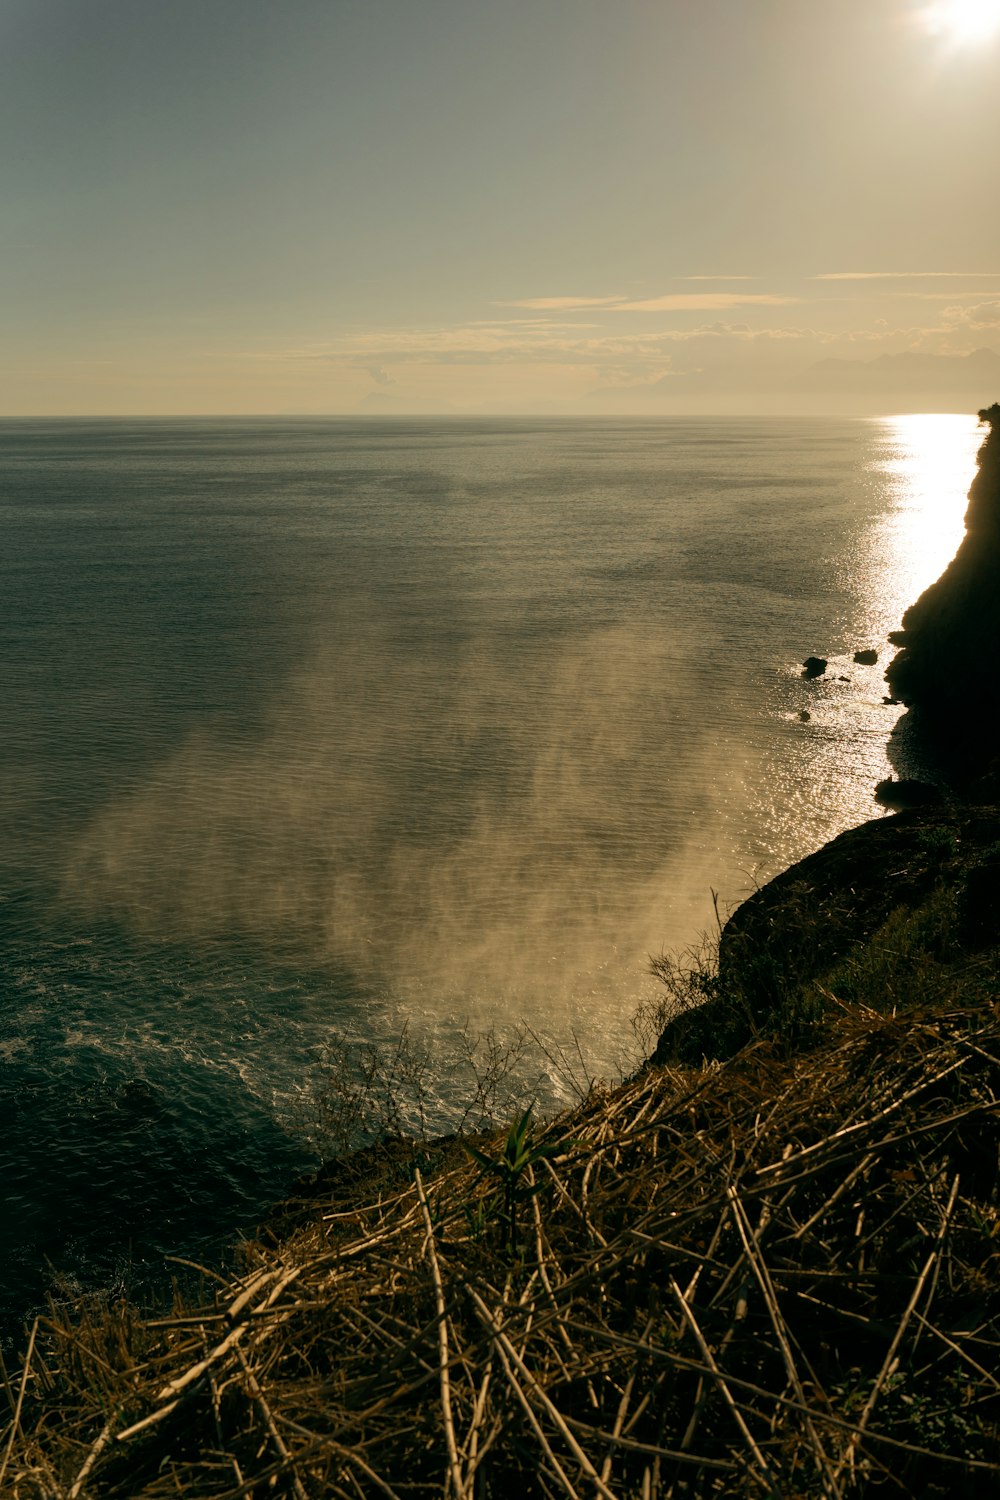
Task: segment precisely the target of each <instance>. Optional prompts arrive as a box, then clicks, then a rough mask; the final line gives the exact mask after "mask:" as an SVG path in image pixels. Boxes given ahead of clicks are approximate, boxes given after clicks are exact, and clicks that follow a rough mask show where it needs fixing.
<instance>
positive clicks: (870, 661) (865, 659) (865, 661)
mask: <svg viewBox="0 0 1000 1500" xmlns="http://www.w3.org/2000/svg"><path fill="white" fill-rule="evenodd" d="M854 660H855V661H856V662H857V663H858V666H860V667H873V666H874V665H875V663H876V662H877V661H878V652H877V651H855V653H854Z"/></svg>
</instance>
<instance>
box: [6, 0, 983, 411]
mask: <svg viewBox="0 0 1000 1500" xmlns="http://www.w3.org/2000/svg"><path fill="white" fill-rule="evenodd" d="M998 78H1000V0H936V3H929V0H698V3H697V4H694V3H692V0H0V137H2V139H3V141H4V143H5V145H4V150H3V152H2V154H0V415H4V416H19V415H67V414H81V415H82V414H94V415H97V414H100V415H157V414H162V415H174V414H194V415H213V414H218V415H222V414H230V413H232V414H241V413H246V414H257V413H276V414H288V413H303V414H325V413H331V414H345V415H352V414H369V415H374V416H378V415H381V414H384V415H393V414H397V413H398V414H404V413H443V414H454V415H463V414H470V415H471V414H480V413H496V414H499V415H505V414H515V413H517V414H522V413H523V414H537V415H550V414H551V415H560V414H580V415H588V414H595V415H596V414H605V413H614V414H622V415H626V414H632V413H636V414H646V413H658V412H663V413H671V412H677V413H685V414H687V413H692V412H699V411H704V412H710V413H723V412H734V413H737V412H756V411H761V412H775V413H778V412H786V411H787V412H793V413H794V412H799V411H802V412H806V411H826V410H829V411H852V410H859V411H868V410H870V411H892V410H902V409H910V410H912V409H941V410H968V409H969V408H970V405H971V408H972V409H975V408H976V407H977V406H979V405H984V404H986V403H987V402H991V401H993V400H995V399H997V398H998V397H1000V193H997V191H996V168H995V156H996V142H997V140H998V139H1000V88H998V87H997V81H998ZM845 361H850V362H851V363H850V364H848V365H845V364H844V362H845Z"/></svg>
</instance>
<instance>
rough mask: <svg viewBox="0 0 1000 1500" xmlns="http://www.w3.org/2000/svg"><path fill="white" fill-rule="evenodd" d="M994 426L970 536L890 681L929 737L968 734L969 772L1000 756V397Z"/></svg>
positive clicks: (987, 413) (921, 614) (973, 498)
mask: <svg viewBox="0 0 1000 1500" xmlns="http://www.w3.org/2000/svg"><path fill="white" fill-rule="evenodd" d="M979 419H980V421H981V422H983V423H985V424H986V425H987V426H988V427H989V432H988V434H987V437H986V441H985V442H984V443H983V445H982V447H981V448H980V450H979V455H978V463H979V471H978V473H977V474H976V477H975V479H974V480H973V482H972V487H971V489H970V490H969V507H968V510H967V511H966V514H965V527H966V534H965V538H964V540H963V542H962V544H961V546H960V547H959V549H958V552H957V553H956V554H955V558H954V560H953V561H952V562H951V563H950V564H949V566H948V567H947V568H946V569H945V571H944V573H943V574H942V575H941V577H940V578H939V579H938V581H937V582H936V583H934V584H932V585H931V587H930V588H929V589H927V590H926V591H925V592H924V593H923V594H921V596H920V598H919V599H918V600H917V601H916V603H915V604H912V605H911V606H910V608H909V609H908V610H907V611H906V613H905V615H904V616H903V629H902V631H895V632H893V634H892V635H891V636H890V640H891V641H893V642H894V643H895V644H898V645H901V646H902V650H901V651H899V652H898V653H897V655H896V656H895V657H894V658H893V660H892V661H891V662H890V664H889V668H888V670H887V672H886V674H885V675H886V681H887V683H888V684H889V690H890V693H891V695H892V696H893V697H894V698H898V699H899V700H900V701H901V702H902V703H905V704H906V706H907V708H912V709H914V710H916V712H917V713H918V714H919V718H920V723H921V726H922V728H923V729H924V731H925V733H926V735H927V736H928V738H929V739H931V740H933V739H935V738H936V739H938V740H940V741H941V742H942V743H948V742H955V741H958V740H961V741H962V742H963V744H962V747H961V748H962V759H963V762H964V767H963V768H964V770H965V772H966V774H970V773H971V774H975V773H976V772H977V771H980V770H982V769H984V768H985V767H986V766H987V765H988V764H989V763H990V762H991V761H992V760H993V758H994V757H995V756H996V754H997V751H998V749H1000V746H998V743H997V728H998V726H1000V670H998V659H1000V403H995V404H994V405H993V406H990V407H987V408H986V409H985V410H983V411H981V412H980V413H979Z"/></svg>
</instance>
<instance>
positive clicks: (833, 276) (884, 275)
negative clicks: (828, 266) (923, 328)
mask: <svg viewBox="0 0 1000 1500" xmlns="http://www.w3.org/2000/svg"><path fill="white" fill-rule="evenodd" d="M940 276H944V277H948V278H949V279H953V280H955V281H971V280H973V279H974V278H977V277H978V278H979V279H980V280H982V279H989V278H991V277H1000V272H998V271H823V272H821V273H820V274H819V275H818V276H812V277H810V280H812V281H926V280H929V279H930V278H931V277H940Z"/></svg>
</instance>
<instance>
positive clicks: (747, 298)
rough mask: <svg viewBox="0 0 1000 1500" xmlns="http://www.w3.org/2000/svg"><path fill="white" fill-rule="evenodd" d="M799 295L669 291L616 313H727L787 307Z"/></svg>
mask: <svg viewBox="0 0 1000 1500" xmlns="http://www.w3.org/2000/svg"><path fill="white" fill-rule="evenodd" d="M798 301H799V298H798V297H778V296H776V295H775V294H774V293H772V292H669V293H667V295H666V296H664V297H646V298H643V299H642V301H639V302H619V303H618V305H617V307H616V308H615V311H616V312H723V311H725V310H726V309H727V308H730V307H787V306H788V304H789V303H792V302H798Z"/></svg>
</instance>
